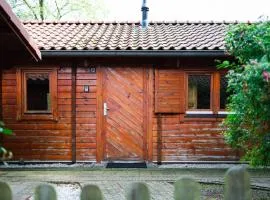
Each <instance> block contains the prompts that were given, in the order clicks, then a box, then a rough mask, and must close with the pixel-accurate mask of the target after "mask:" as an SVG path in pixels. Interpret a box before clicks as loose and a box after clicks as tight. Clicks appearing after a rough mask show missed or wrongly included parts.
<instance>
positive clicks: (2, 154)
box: [0, 121, 13, 160]
mask: <svg viewBox="0 0 270 200" xmlns="http://www.w3.org/2000/svg"><path fill="white" fill-rule="evenodd" d="M0 133H2V134H4V135H12V134H13V133H12V130H10V129H8V128H6V127H5V124H4V123H3V122H2V121H0ZM12 157H13V154H12V152H10V151H7V150H6V149H5V148H4V147H3V146H2V145H0V160H7V159H11V158H12Z"/></svg>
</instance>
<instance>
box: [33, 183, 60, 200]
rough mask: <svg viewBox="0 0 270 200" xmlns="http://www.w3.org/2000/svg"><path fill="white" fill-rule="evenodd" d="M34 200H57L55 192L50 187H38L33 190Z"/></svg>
mask: <svg viewBox="0 0 270 200" xmlns="http://www.w3.org/2000/svg"><path fill="white" fill-rule="evenodd" d="M35 200H57V197H56V191H55V189H54V188H53V186H51V185H39V186H37V187H36V190H35Z"/></svg>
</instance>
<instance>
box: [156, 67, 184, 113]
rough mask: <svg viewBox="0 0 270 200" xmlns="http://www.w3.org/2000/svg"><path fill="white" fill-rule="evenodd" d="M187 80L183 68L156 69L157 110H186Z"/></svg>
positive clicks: (180, 111)
mask: <svg viewBox="0 0 270 200" xmlns="http://www.w3.org/2000/svg"><path fill="white" fill-rule="evenodd" d="M184 95H185V80H184V71H183V70H181V69H166V68H164V69H156V70H155V112H156V113H184V112H185V101H184V100H185V96H184Z"/></svg>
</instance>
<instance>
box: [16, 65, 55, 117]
mask: <svg viewBox="0 0 270 200" xmlns="http://www.w3.org/2000/svg"><path fill="white" fill-rule="evenodd" d="M17 83H18V84H17V106H18V116H17V118H18V120H24V119H26V120H28V119H32V120H43V119H44V120H56V119H57V68H48V69H47V68H46V69H34V68H33V69H31V68H29V69H28V68H27V69H24V68H23V69H18V70H17Z"/></svg>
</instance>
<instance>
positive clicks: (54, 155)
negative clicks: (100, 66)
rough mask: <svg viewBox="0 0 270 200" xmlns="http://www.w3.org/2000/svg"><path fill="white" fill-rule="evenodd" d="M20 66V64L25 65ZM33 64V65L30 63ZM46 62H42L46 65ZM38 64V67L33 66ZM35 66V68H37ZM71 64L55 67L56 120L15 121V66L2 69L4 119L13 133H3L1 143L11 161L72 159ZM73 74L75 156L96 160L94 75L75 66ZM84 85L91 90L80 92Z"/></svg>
mask: <svg viewBox="0 0 270 200" xmlns="http://www.w3.org/2000/svg"><path fill="white" fill-rule="evenodd" d="M27 66H28V65H23V66H22V67H27ZM29 66H32V65H29ZM48 66H50V64H49V65H47V64H46V65H45V67H48ZM36 67H40V68H42V65H41V66H36ZM36 67H35V68H36ZM71 71H72V70H71V66H69V67H65V66H63V67H58V69H57V85H58V86H57V93H58V95H57V96H58V98H57V104H58V112H57V118H58V119H57V121H51V120H21V121H20V120H19V121H18V120H17V106H16V104H17V102H16V97H17V91H16V85H17V83H16V68H15V67H13V68H11V69H8V70H3V76H2V77H3V80H2V85H3V86H2V90H3V95H2V97H3V98H2V100H3V102H2V106H1V107H2V108H3V119H4V121H5V123H6V125H7V127H9V128H11V129H12V130H13V131H14V133H15V135H13V136H5V137H4V141H3V142H4V145H5V147H6V148H7V149H10V150H12V152H13V154H14V160H26V161H27V160H42V161H52V160H59V161H71V159H72V125H71V120H72V112H71V110H72V104H71V102H72V101H71V98H72V92H71V90H72V76H71ZM76 74H77V76H76V85H77V87H76V159H77V161H83V160H85V161H95V159H96V119H95V116H96V74H95V73H86V70H85V69H83V68H80V67H78V68H77V73H76ZM83 85H88V86H90V87H89V88H90V91H89V92H87V93H85V92H83Z"/></svg>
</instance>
